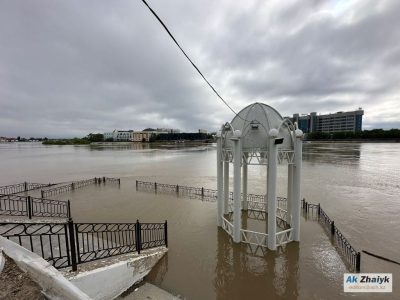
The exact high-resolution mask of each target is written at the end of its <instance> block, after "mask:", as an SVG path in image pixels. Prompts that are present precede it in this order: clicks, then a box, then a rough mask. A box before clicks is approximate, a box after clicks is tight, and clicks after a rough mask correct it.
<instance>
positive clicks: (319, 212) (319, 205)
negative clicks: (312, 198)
mask: <svg viewBox="0 0 400 300" xmlns="http://www.w3.org/2000/svg"><path fill="white" fill-rule="evenodd" d="M319 215H321V203H318V216H319Z"/></svg>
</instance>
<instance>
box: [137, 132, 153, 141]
mask: <svg viewBox="0 0 400 300" xmlns="http://www.w3.org/2000/svg"><path fill="white" fill-rule="evenodd" d="M154 133H155V131H144V130H143V131H134V132H133V141H134V142H141V141H142V140H143V139H145V140H146V142H148V141H149V139H150V137H151V135H152V134H154Z"/></svg>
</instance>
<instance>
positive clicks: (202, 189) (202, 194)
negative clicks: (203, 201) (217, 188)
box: [201, 187, 204, 197]
mask: <svg viewBox="0 0 400 300" xmlns="http://www.w3.org/2000/svg"><path fill="white" fill-rule="evenodd" d="M201 196H202V197H204V188H203V187H202V188H201Z"/></svg>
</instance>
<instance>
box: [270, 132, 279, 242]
mask: <svg viewBox="0 0 400 300" xmlns="http://www.w3.org/2000/svg"><path fill="white" fill-rule="evenodd" d="M268 136H269V149H268V249H270V250H275V249H276V186H277V176H278V145H276V144H275V138H276V137H277V136H278V130H276V129H274V128H273V129H271V130H270V131H269V133H268Z"/></svg>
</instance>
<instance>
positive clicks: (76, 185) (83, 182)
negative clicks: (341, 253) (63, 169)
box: [41, 177, 121, 198]
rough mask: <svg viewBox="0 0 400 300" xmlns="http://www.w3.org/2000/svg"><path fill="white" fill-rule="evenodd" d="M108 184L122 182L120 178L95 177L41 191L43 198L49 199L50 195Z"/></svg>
mask: <svg viewBox="0 0 400 300" xmlns="http://www.w3.org/2000/svg"><path fill="white" fill-rule="evenodd" d="M106 182H117V183H118V184H120V183H121V180H120V179H119V178H109V177H95V178H93V179H87V180H81V181H75V182H72V183H70V184H66V185H62V186H57V187H55V188H52V189H48V190H42V191H41V193H42V198H45V197H48V196H50V195H56V194H60V193H64V192H68V191H72V190H75V189H77V188H81V187H84V186H88V185H92V184H100V183H106Z"/></svg>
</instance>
